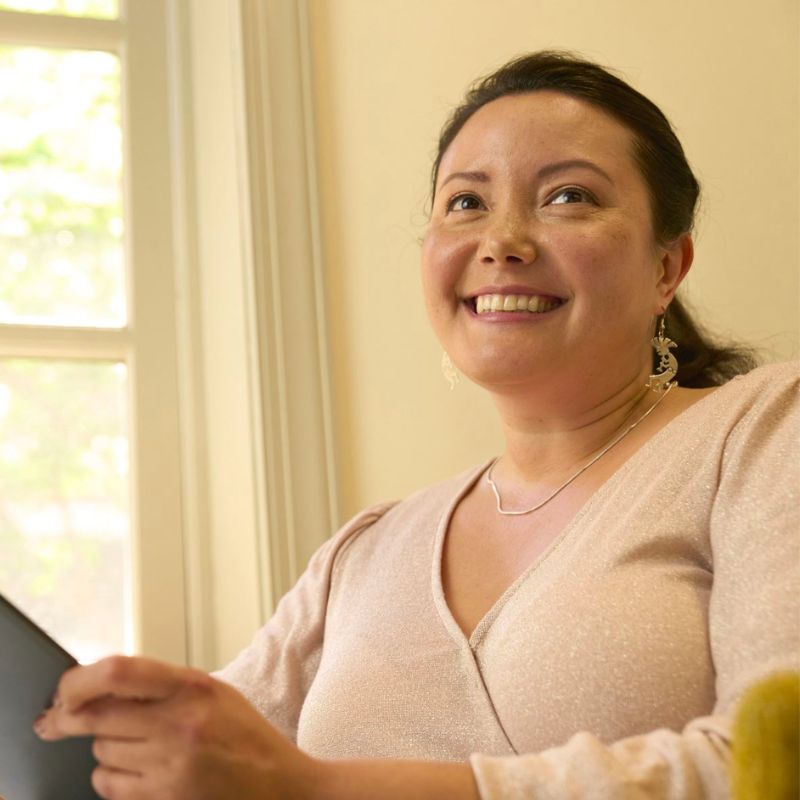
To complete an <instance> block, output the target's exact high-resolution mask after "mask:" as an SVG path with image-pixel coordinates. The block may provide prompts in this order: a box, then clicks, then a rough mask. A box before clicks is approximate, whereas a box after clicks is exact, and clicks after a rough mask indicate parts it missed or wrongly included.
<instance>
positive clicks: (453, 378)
mask: <svg viewBox="0 0 800 800" xmlns="http://www.w3.org/2000/svg"><path fill="white" fill-rule="evenodd" d="M442 375H444V379H445V380H446V381H447V382H448V383H449V384H450V391H451V392H452V391H453V389H455V388H456V384H457V383H458V382H459V381H460V380H461V376H460V374H459V372H458V370H457V369H456V368H455V365H454V364H453V362H452V361H451V360H450V356H449V355H447V350H442Z"/></svg>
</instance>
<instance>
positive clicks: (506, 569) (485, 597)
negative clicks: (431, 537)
mask: <svg viewBox="0 0 800 800" xmlns="http://www.w3.org/2000/svg"><path fill="white" fill-rule="evenodd" d="M590 493H591V488H590V487H575V489H572V490H571V491H566V492H564V493H563V495H561V496H559V497H558V498H554V499H553V500H552V501H551V502H549V503H547V504H546V505H545V506H544V507H542V508H541V509H539V510H537V511H535V512H533V513H531V514H525V515H519V516H504V515H502V514H500V513H499V512H498V511H497V509H496V507H495V504H494V498H493V497H489V496H487V492H486V491H485V490H484V491H481V488H480V487H478V488H477V489H476V490H475V491H473V492H472V493H471V494H470V495H469V496H468V497H467V498H465V500H464V501H463V502H462V503H461V504H460V505H459V506H458V508H457V509H456V510H455V512H454V514H453V516H452V518H451V520H450V525H449V526H448V530H447V534H446V536H445V539H444V545H443V548H442V564H441V570H442V585H443V588H444V594H445V597H446V599H447V604H448V606H449V608H450V611H451V613H452V615H453V617H454V619H455V620H456V622H457V623H458V625H459V627H460V628H461V630H462V631H463V633H464V635H465V636H466V637H467V638H469V637H470V636H471V634H472V632H473V631H474V630H475V629H476V628H477V626H478V625H479V623H480V621H481V620H482V619H483V618H484V617H485V616H486V615H487V614H488V613H489V611H490V610H491V609H492V607H493V606H494V605H495V604H496V603H497V602H498V601H499V600H500V598H502V596H503V595H504V594H505V593H506V592H507V591H508V590H509V589H511V587H513V586H514V585H515V583H516V582H517V581H518V580H520V579H521V578H523V576H525V575H526V574H527V573H528V572H529V571H531V570H532V569H533V568H535V566H536V564H537V563H538V562H539V561H540V560H541V559H542V558H543V557H544V556H545V555H546V554H548V553H549V551H550V550H551V549H553V547H554V546H556V545H557V543H558V541H559V539H560V537H561V536H562V534H563V533H564V531H565V529H566V528H567V527H568V526H569V525H570V523H571V522H572V520H573V519H574V518H575V516H576V515H577V514H578V512H579V511H580V509H581V508H582V506H583V505H584V504H585V503H586V502H587V500H588V498H589V495H590Z"/></svg>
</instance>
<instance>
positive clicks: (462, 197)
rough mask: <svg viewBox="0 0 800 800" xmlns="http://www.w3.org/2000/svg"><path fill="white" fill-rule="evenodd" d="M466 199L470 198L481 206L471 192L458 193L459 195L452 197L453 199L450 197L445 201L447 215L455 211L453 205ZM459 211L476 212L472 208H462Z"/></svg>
mask: <svg viewBox="0 0 800 800" xmlns="http://www.w3.org/2000/svg"><path fill="white" fill-rule="evenodd" d="M468 197H469V198H472V199H473V200H475V201H476V202H477V203H478V204H479V205H480V206H482V205H483V201H482V200H481V199H480V198H479V197H478V196H477V195H475V194H472V192H460V193H459V194H456V195H453V197H451V198H450V199H449V200H448V201H447V213H448V214H449V213H450V212H451V211H455V210H456V209H455V208H454V206H455V204H456V203H457V202H458V201H459V200H466V199H467V198H468ZM461 210H462V211H476V210H477V209H474V208H462V209H461Z"/></svg>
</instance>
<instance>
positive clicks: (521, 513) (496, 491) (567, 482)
mask: <svg viewBox="0 0 800 800" xmlns="http://www.w3.org/2000/svg"><path fill="white" fill-rule="evenodd" d="M674 386H676V384H675V383H670V384H669V385H668V386H667V388H666V390H665V391H664V392H662V393H661V394H660V395H659V397H658V399H657V400H656V401H655V403H653V405H651V406H650V408H648V409H647V411H645V412H644V414H642V416H641V417H639V418H638V419H637V420H635V421H634V422H633V423H632V424H631V425H629V426H628V427H627V428H626V429H625V430H624V431H623V432H622V433H621V434H620V435H619V436H617V437H616V438H615V439H612V440H611V441H610V442H609V443H608V444H607V445H606V446H605V447H604V448H603V449H602V450H601V451H600V452H599V453H598V454H597V455H596V456H595V457H594V458H593V459H592V460H591V461H589V462H588V463H586V464H584V465H583V466H582V467H581V468H580V469H579V470H578V471H577V472H575V473H573V474H572V475H570V477H569V478H567V480H565V481H564V483H562V484H561V486H559V487H557V488H556V489H555V490H554V491H553V492H552V493H551V494H550V495H548V496H547V497H545V499H544V500H542V501H541V502H540V503H537V504H536V505H535V506H532V507H531V508H524V509H522V510H520V511H507V510H506V509H504V508H503V499H502V498H501V497H500V490H499V489H498V488H497V484H496V483H495V482H494V478H492V471H493V470H494V467H495V464H497V461H498V459H497V458H496V459H495V460H494V461H493V462H492V464H491V466H490V467H489V471H488V472H487V473H486V481H487V482H488V484H489V486H491V487H492V492H494V497H495V500H496V501H497V513H498V514H502V515H503V516H504V517H522V516H525V514H532V513H533V512H534V511H538V510H539V509H540V508H542V507H543V506H546V505H547V504H548V503H549V502H550V501H551V500H552V499H553V498H554V497H556V496H557V495H559V494H561V492H563V491H564V489H566V488H567V486H569V485H570V484H571V483H572V482H573V481H574V480H576V479H577V478H579V477H580V476H581V475H583V473H584V472H586V470H587V469H589V467H591V466H592V464H595V463H597V462H598V461H599V460H600V459H601V458H602V457H603V456H604V455H605V454H606V453H607V452H608V451H609V450H610V449H611V448H612V447H614V446H615V445H617V444H619V443H620V442H621V441H622V440H623V439H624V438H625V437H626V436H627V435H628V434H629V433H630V432H631V431H632V430H633V429H634V428H635V427H636V426H637V425H638V424H639V423H640V422H643V421H644V420H646V419H647V417H649V416H650V414H651V413H652V412H653V411H655V409H656V408H657V407H658V405H659V404H660V403H661V401H662V400H664V398H665V397H666V396H667V395H668V394H669V393H670V392H671V391H672V389H673V387H674Z"/></svg>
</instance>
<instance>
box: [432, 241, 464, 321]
mask: <svg viewBox="0 0 800 800" xmlns="http://www.w3.org/2000/svg"><path fill="white" fill-rule="evenodd" d="M473 251H474V247H472V246H471V245H470V243H469V242H467V241H465V240H464V237H461V236H454V235H453V234H448V233H445V232H443V231H431V232H429V233H428V234H427V236H426V237H425V241H424V242H423V245H422V285H423V289H424V291H425V300H426V302H427V303H428V306H429V308H430V310H431V313H433V311H434V309H435V306H436V305H438V304H440V303H441V302H442V301H443V300H445V301H452V302H456V301H457V297H458V288H459V285H460V283H461V281H462V279H463V276H464V274H465V270H466V268H467V265H468V264H469V260H470V256H471V253H472V252H473Z"/></svg>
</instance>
